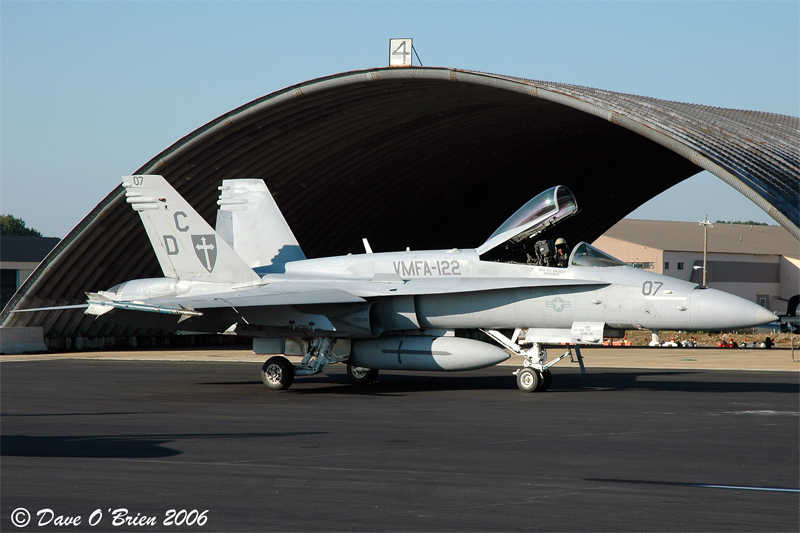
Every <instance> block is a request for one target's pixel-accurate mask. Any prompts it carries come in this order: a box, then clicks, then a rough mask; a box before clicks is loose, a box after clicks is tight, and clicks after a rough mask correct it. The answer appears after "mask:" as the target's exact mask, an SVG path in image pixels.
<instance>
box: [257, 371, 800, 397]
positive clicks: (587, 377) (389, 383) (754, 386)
mask: <svg viewBox="0 0 800 533" xmlns="http://www.w3.org/2000/svg"><path fill="white" fill-rule="evenodd" d="M695 376H696V377H697V378H698V379H694V377H695ZM750 376H752V374H749V375H747V377H748V378H749V377H750ZM720 377H722V378H725V380H724V381H721V380H714V377H713V376H710V375H709V372H705V371H701V372H695V371H663V370H656V371H644V370H628V371H621V372H616V371H615V372H609V371H604V372H591V371H590V372H587V373H586V374H583V375H582V374H580V373H578V372H565V373H561V372H557V371H555V372H553V384H552V386H551V388H550V390H549V391H547V392H546V393H544V394H553V393H558V394H562V393H586V392H597V391H615V390H616V391H621V390H655V391H666V392H706V393H733V392H779V393H789V394H797V393H798V392H800V383H798V382H797V381H796V380H795V382H794V383H787V382H772V381H770V380H764V381H760V380H755V379H747V378H743V379H742V380H741V381H738V380H737V381H733V380H728V375H725V376H720ZM247 383H248V384H249V383H253V382H247ZM308 385H313V386H308ZM465 390H511V391H516V390H517V384H516V379H515V378H514V376H513V375H511V370H509V372H508V375H490V376H486V375H483V376H478V375H475V376H469V375H464V374H460V375H447V374H424V373H419V374H399V373H398V374H393V373H391V372H386V373H381V375H380V376H379V378H378V380H377V381H376V382H374V383H371V384H369V385H368V386H358V387H357V386H348V385H347V378H346V377H345V376H341V375H331V376H328V377H325V376H322V377H314V378H300V379H298V380H296V381H295V384H294V385H292V387H291V388H290V389H288V390H287V391H285V392H283V394H286V393H294V394H383V395H386V394H394V395H397V394H405V393H413V392H427V391H465ZM534 394H538V393H534Z"/></svg>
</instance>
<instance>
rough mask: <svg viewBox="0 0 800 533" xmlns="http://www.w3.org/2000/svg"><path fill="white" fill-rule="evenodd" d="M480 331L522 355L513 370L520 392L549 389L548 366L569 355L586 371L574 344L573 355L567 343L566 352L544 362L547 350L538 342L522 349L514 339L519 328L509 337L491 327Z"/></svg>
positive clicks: (571, 359)
mask: <svg viewBox="0 0 800 533" xmlns="http://www.w3.org/2000/svg"><path fill="white" fill-rule="evenodd" d="M481 331H483V332H484V333H486V334H487V335H489V336H490V337H491V338H493V339H494V340H495V341H497V342H498V343H499V344H500V345H501V346H503V347H504V348H506V349H508V350H511V351H512V352H514V353H515V354H517V355H521V356H522V358H523V367H522V368H520V369H517V370H515V371H514V375H515V376H516V377H517V386H518V387H519V389H520V390H521V391H522V392H544V391H546V390H547V389H549V388H550V385H552V384H553V375H552V374H551V373H550V367H551V366H553V365H554V364H556V363H558V362H559V361H561V360H562V359H564V358H565V357H569V358H570V361H572V362H573V363H574V362H576V361H577V363H578V364H579V365H580V367H581V374H583V373H585V372H586V368H585V367H584V366H583V356H582V355H581V350H580V348H578V346H576V345H575V346H574V347H575V356H573V354H572V346H573V345H567V351H566V352H564V353H563V354H562V355H561V356H559V357H558V358H556V359H553V360H552V361H550V362H549V363H546V361H547V350H546V349H545V348H544V346H542V345H541V344H539V343H538V342H535V343H533V346H532V347H531V348H530V349H529V350H523V349H522V347H521V346H520V345H519V344H517V342H516V341H517V338H518V337H519V334H520V331H521V330H519V329H518V330H516V331H514V336H513V337H512V338H511V339H509V338H508V337H506V336H505V335H503V334H502V333H500V332H499V331H496V330H493V329H488V330H487V329H483V330H481Z"/></svg>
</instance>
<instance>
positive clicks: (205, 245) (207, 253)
mask: <svg viewBox="0 0 800 533" xmlns="http://www.w3.org/2000/svg"><path fill="white" fill-rule="evenodd" d="M192 247H193V248H194V253H195V254H197V258H198V259H199V260H200V262H201V263H202V264H203V266H204V267H205V269H206V270H208V271H209V272H211V271H212V270H214V265H215V264H216V262H217V237H216V236H215V235H192Z"/></svg>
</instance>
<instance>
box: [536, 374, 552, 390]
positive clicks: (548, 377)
mask: <svg viewBox="0 0 800 533" xmlns="http://www.w3.org/2000/svg"><path fill="white" fill-rule="evenodd" d="M552 384H553V374H552V373H551V372H550V371H549V370H545V371H544V372H542V384H541V385H539V389H538V390H537V391H536V392H544V391H546V390H547V389H549V388H550V385H552Z"/></svg>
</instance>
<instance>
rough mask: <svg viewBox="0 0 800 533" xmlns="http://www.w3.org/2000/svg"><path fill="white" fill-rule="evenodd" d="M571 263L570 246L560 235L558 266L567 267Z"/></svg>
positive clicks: (557, 246) (557, 255)
mask: <svg viewBox="0 0 800 533" xmlns="http://www.w3.org/2000/svg"><path fill="white" fill-rule="evenodd" d="M568 264H569V246H567V241H565V240H564V239H563V238H561V237H559V238H558V239H556V266H558V267H561V268H566V267H567V265H568Z"/></svg>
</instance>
